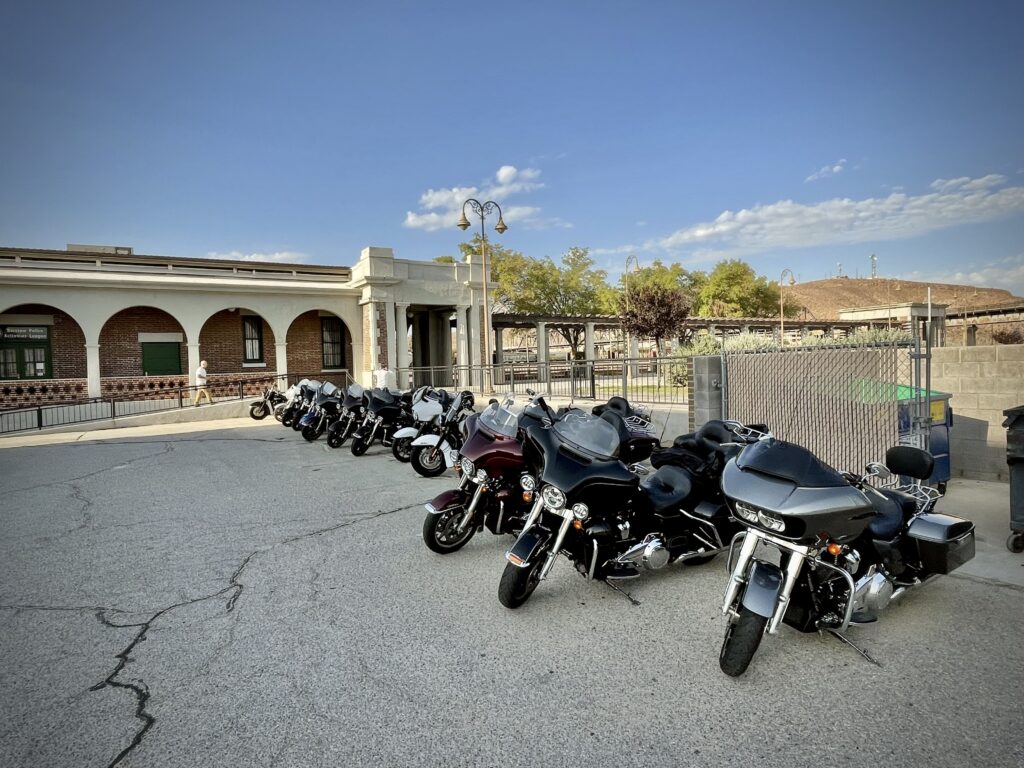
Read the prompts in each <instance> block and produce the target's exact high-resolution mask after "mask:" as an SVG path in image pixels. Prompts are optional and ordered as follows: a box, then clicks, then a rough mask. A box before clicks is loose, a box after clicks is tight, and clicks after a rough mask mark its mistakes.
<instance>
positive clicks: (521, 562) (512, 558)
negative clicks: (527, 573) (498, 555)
mask: <svg viewBox="0 0 1024 768" xmlns="http://www.w3.org/2000/svg"><path fill="white" fill-rule="evenodd" d="M505 557H506V558H508V561H509V562H510V563H512V565H518V566H519V567H520V568H522V567H523V566H524V565H526V561H525V560H523V558H521V557H519V555H513V554H512V553H511V552H509V553H508V554H507V555H505Z"/></svg>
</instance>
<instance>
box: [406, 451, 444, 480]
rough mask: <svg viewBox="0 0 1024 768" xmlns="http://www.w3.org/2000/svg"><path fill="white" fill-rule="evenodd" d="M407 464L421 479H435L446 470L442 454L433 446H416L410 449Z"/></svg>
mask: <svg viewBox="0 0 1024 768" xmlns="http://www.w3.org/2000/svg"><path fill="white" fill-rule="evenodd" d="M409 463H410V464H412V468H413V469H415V470H416V472H417V474H420V475H423V477H437V476H438V475H440V474H442V473H443V472H444V471H445V469H446V466H445V462H444V454H443V453H442V452H441V449H440V448H438V447H437V446H435V445H417V446H416V447H415V448H413V449H412V455H411V456H410V457H409Z"/></svg>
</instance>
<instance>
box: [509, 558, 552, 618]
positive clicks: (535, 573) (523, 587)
mask: <svg viewBox="0 0 1024 768" xmlns="http://www.w3.org/2000/svg"><path fill="white" fill-rule="evenodd" d="M544 561H545V558H543V557H537V558H536V560H535V561H534V562H533V563H531V564H530V565H527V566H526V567H525V568H520V567H519V566H517V565H513V564H512V563H506V564H505V570H504V572H503V573H502V574H501V581H500V582H499V583H498V602H500V603H501V604H502V605H504V606H505V607H506V608H513V609H514V608H518V607H519V606H521V605H522V604H523V603H525V602H526V601H527V600H529V599H530V595H532V594H533V591H534V590H535V589H537V585H538V584H540V569H541V566H542V565H543V564H544Z"/></svg>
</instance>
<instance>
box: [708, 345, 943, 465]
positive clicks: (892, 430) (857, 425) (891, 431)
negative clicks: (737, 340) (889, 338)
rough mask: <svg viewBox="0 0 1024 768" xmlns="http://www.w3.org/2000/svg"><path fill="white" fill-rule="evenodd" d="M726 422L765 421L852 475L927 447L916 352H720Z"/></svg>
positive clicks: (890, 348)
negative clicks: (899, 452)
mask: <svg viewBox="0 0 1024 768" xmlns="http://www.w3.org/2000/svg"><path fill="white" fill-rule="evenodd" d="M722 362H723V375H722V379H723V381H722V388H723V397H722V400H723V410H724V412H725V417H726V418H729V419H735V420H737V421H741V422H746V423H752V424H753V423H761V424H767V425H768V427H769V428H770V429H771V431H772V433H773V434H774V435H775V436H776V437H778V438H780V439H782V440H787V441H789V442H793V443H798V444H799V445H802V446H804V447H805V448H808V449H810V450H811V451H813V452H814V453H815V455H817V456H818V457H819V458H821V459H822V460H823V461H825V462H827V463H828V464H830V465H832V466H833V467H835V468H837V469H840V470H846V471H850V472H856V471H859V470H862V469H863V468H864V466H865V465H866V464H867V463H868V462H870V461H882V460H884V458H885V451H886V450H887V449H888V448H890V447H892V446H894V445H897V444H899V443H912V444H915V445H918V446H920V447H922V448H927V444H926V443H927V425H928V410H927V405H926V402H925V397H924V391H923V389H922V381H923V379H922V370H923V369H926V366H927V364H928V359H927V356H926V355H922V354H920V349H919V347H917V346H915V345H908V344H883V345H877V346H870V347H813V348H806V349H800V348H797V349H786V350H768V351H749V352H727V353H725V354H724V355H723V358H722Z"/></svg>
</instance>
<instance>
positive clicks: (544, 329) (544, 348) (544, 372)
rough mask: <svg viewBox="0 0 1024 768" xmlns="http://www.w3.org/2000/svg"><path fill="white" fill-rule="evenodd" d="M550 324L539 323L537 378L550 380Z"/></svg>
mask: <svg viewBox="0 0 1024 768" xmlns="http://www.w3.org/2000/svg"><path fill="white" fill-rule="evenodd" d="M548 362H549V361H548V324H547V323H537V380H538V381H547V380H548Z"/></svg>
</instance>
